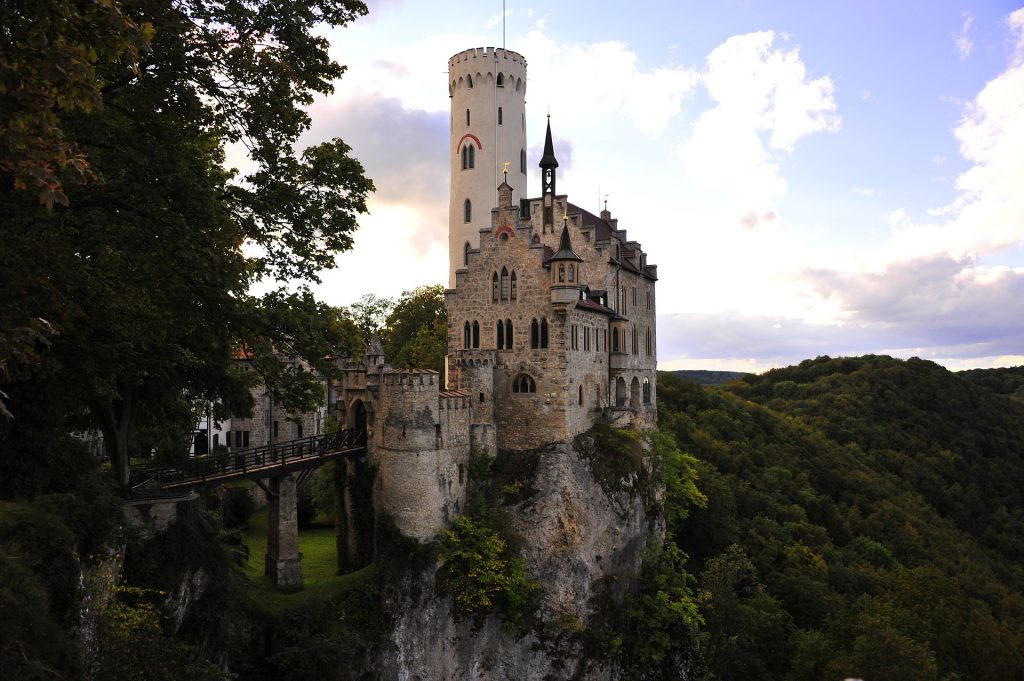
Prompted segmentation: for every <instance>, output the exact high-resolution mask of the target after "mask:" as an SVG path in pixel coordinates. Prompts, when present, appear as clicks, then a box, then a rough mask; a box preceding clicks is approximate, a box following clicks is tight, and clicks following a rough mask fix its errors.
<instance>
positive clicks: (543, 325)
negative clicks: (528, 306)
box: [540, 319, 548, 348]
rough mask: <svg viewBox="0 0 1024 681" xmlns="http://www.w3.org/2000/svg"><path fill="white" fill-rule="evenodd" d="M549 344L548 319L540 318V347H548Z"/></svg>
mask: <svg viewBox="0 0 1024 681" xmlns="http://www.w3.org/2000/svg"><path fill="white" fill-rule="evenodd" d="M547 346H548V320H547V319H542V320H540V347H541V348H546V347H547Z"/></svg>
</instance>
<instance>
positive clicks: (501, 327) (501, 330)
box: [495, 319, 505, 350]
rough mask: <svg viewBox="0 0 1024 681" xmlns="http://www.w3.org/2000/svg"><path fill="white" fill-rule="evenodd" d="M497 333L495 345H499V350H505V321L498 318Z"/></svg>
mask: <svg viewBox="0 0 1024 681" xmlns="http://www.w3.org/2000/svg"><path fill="white" fill-rule="evenodd" d="M495 334H496V336H495V339H496V342H495V347H497V348H498V349H499V350H504V349H505V322H503V321H501V320H500V319H499V320H498V328H497V331H496V332H495Z"/></svg>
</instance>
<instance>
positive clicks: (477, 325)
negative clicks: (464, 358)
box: [473, 321, 480, 348]
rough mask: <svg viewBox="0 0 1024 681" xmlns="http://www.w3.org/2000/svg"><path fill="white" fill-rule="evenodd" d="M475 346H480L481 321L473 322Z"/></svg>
mask: <svg viewBox="0 0 1024 681" xmlns="http://www.w3.org/2000/svg"><path fill="white" fill-rule="evenodd" d="M473 347H474V348H479V347H480V322H476V321H474V322H473Z"/></svg>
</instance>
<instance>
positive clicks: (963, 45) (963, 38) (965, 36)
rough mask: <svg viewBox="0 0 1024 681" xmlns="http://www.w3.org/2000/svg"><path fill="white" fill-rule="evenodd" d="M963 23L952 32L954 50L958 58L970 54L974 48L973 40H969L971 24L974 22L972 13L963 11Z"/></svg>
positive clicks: (963, 57) (966, 56) (964, 57)
mask: <svg viewBox="0 0 1024 681" xmlns="http://www.w3.org/2000/svg"><path fill="white" fill-rule="evenodd" d="M963 18H964V23H963V25H962V26H961V27H960V30H959V31H954V32H953V44H954V45H956V52H957V54H958V55H960V59H961V60H964V59H967V58H968V57H969V56H971V52H972V51H973V50H974V41H972V40H971V36H970V31H971V24H973V23H974V15H973V14H971V13H970V12H964V13H963Z"/></svg>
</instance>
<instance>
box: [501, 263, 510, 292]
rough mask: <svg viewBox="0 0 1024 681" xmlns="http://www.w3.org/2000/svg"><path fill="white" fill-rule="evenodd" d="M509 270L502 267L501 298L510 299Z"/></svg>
mask: <svg viewBox="0 0 1024 681" xmlns="http://www.w3.org/2000/svg"><path fill="white" fill-rule="evenodd" d="M508 288H509V287H508V270H507V269H505V268H504V267H502V268H501V299H502V300H508Z"/></svg>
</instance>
